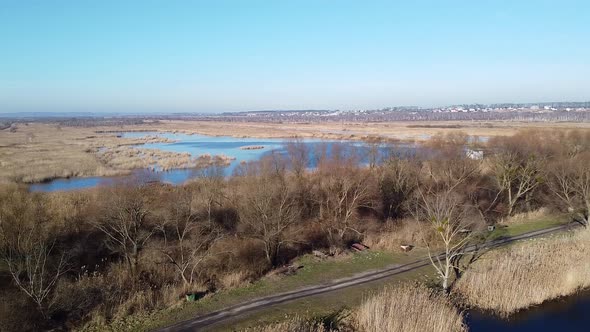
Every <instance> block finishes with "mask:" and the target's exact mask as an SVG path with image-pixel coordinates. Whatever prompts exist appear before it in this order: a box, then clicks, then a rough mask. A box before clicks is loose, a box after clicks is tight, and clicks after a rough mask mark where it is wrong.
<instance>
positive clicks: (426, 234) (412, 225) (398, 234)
mask: <svg viewBox="0 0 590 332" xmlns="http://www.w3.org/2000/svg"><path fill="white" fill-rule="evenodd" d="M435 236H436V234H434V232H433V231H432V229H431V227H425V226H424V224H422V223H420V222H419V221H416V220H411V219H407V220H402V221H399V222H398V223H397V224H396V225H395V226H393V227H391V229H389V230H379V231H377V232H369V233H367V234H366V235H365V237H364V239H363V243H364V244H366V245H367V246H369V247H370V248H371V249H373V250H382V251H401V248H400V245H402V244H406V245H407V244H411V245H414V246H421V245H423V244H424V239H429V240H430V239H432V240H438V239H437V238H435Z"/></svg>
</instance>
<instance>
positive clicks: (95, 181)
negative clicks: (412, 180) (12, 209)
mask: <svg viewBox="0 0 590 332" xmlns="http://www.w3.org/2000/svg"><path fill="white" fill-rule="evenodd" d="M121 135H122V137H124V138H140V137H144V136H148V135H151V136H159V137H165V138H168V139H171V140H174V142H172V143H148V144H141V145H137V146H136V147H138V148H143V149H159V150H163V151H171V152H188V153H190V154H191V155H192V156H193V157H198V156H201V155H205V154H209V155H211V156H216V155H225V156H228V157H232V158H235V159H234V160H232V161H231V163H230V165H229V166H227V167H224V168H223V170H222V173H223V175H225V176H229V175H232V174H233V173H234V171H235V170H236V168H237V167H239V165H240V164H241V163H243V162H249V161H255V160H259V159H260V158H262V157H264V156H265V155H269V154H272V153H277V154H286V153H287V151H286V147H285V144H286V143H287V142H288V140H285V139H282V138H274V139H273V138H264V139H260V138H236V137H230V136H205V135H197V134H195V135H189V134H182V133H162V132H125V133H122V134H121ZM303 143H304V144H305V145H306V147H307V150H308V154H309V155H308V159H309V163H308V167H309V168H314V167H316V165H317V155H316V154H315V152H316V151H318V150H320V148H319V145H325V148H326V153H327V155H328V156H330V155H331V153H332V150H333V149H334V147H335V146H336V145H340V146H341V147H345V148H354V152H351V153H355V154H356V155H358V157H359V163H360V164H361V165H362V164H367V163H368V150H369V147H368V146H367V145H366V144H364V143H362V142H358V141H339V140H321V139H303ZM246 146H263V147H264V148H262V149H254V150H244V149H242V148H243V147H246ZM394 149H395V151H396V152H395V153H411V151H413V150H414V149H415V146H414V145H412V144H397V145H396V146H395V147H392V146H386V145H382V146H380V147H379V159H384V158H385V156H386V155H388V154H390V153H393V151H394ZM202 173H203V170H194V169H175V170H168V171H161V172H160V171H158V172H155V173H153V174H150V175H149V177H148V178H149V179H150V180H158V181H162V182H166V183H171V184H182V183H184V182H186V181H187V180H189V179H191V178H194V177H196V176H199V175H200V174H202ZM137 174H146V171H144V170H138V171H135V172H133V174H132V176H133V175H137ZM124 178H125V177H87V178H81V177H74V178H68V179H55V180H52V181H48V182H45V183H38V184H33V185H31V186H30V187H29V188H30V190H31V191H62V190H77V189H84V188H92V187H96V186H99V185H109V184H111V183H113V182H115V181H116V180H121V179H124Z"/></svg>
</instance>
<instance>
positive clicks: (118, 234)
mask: <svg viewBox="0 0 590 332" xmlns="http://www.w3.org/2000/svg"><path fill="white" fill-rule="evenodd" d="M142 189H143V188H142V187H141V186H134V187H131V188H113V189H112V190H110V191H109V192H108V197H104V198H103V199H102V201H103V202H104V203H103V206H102V208H101V211H100V213H101V216H99V218H98V220H97V221H95V222H94V225H95V227H96V228H97V229H99V230H100V231H102V232H103V233H104V234H105V235H106V237H107V238H106V241H105V244H106V245H107V247H108V248H109V249H110V250H111V251H112V252H114V253H118V254H120V255H121V256H122V257H123V258H124V259H125V262H126V263H127V266H128V268H129V271H130V273H131V275H132V276H136V275H137V267H138V264H139V258H140V254H141V251H142V250H143V249H144V247H145V245H146V243H147V241H148V240H149V238H150V237H151V236H152V234H153V233H154V231H155V227H154V226H153V225H150V223H149V221H148V208H147V205H146V202H145V196H144V195H145V193H144V191H143V190H142Z"/></svg>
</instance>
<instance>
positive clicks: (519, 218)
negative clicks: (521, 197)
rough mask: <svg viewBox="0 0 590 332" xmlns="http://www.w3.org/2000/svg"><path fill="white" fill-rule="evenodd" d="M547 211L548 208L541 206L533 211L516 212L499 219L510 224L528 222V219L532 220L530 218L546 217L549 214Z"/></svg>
mask: <svg viewBox="0 0 590 332" xmlns="http://www.w3.org/2000/svg"><path fill="white" fill-rule="evenodd" d="M549 213H550V211H549V209H548V208H545V207H542V208H540V209H537V210H535V211H530V212H524V213H518V214H515V215H513V216H509V217H506V218H504V219H503V220H502V221H501V223H502V224H507V225H510V224H518V223H524V222H528V221H532V220H540V219H542V218H545V217H547V216H548V215H549Z"/></svg>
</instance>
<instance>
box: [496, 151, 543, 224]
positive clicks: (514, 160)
mask: <svg viewBox="0 0 590 332" xmlns="http://www.w3.org/2000/svg"><path fill="white" fill-rule="evenodd" d="M489 160H490V168H491V170H492V172H493V176H494V179H495V182H496V186H497V187H498V188H499V189H500V191H501V192H502V193H505V194H506V204H507V206H508V212H507V213H508V215H509V216H510V215H512V214H513V213H514V208H515V207H516V205H517V203H519V202H520V201H522V200H525V202H527V201H528V200H529V199H530V197H531V195H532V193H533V191H534V190H535V189H536V188H537V187H538V186H539V185H540V184H541V183H542V181H543V176H544V174H543V171H544V165H545V161H544V160H543V159H541V158H538V157H535V156H534V155H528V156H524V157H521V156H519V155H518V154H516V153H509V152H501V153H498V154H496V155H495V156H494V157H492V158H490V159H489Z"/></svg>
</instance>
